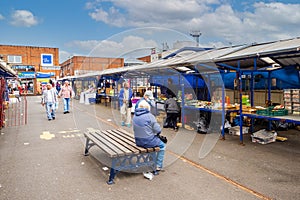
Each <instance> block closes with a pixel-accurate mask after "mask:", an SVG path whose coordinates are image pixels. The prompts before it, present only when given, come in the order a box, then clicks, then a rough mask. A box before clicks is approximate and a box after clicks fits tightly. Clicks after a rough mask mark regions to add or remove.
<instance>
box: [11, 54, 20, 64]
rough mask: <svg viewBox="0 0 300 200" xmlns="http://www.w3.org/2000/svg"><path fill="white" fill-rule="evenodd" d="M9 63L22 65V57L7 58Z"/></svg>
mask: <svg viewBox="0 0 300 200" xmlns="http://www.w3.org/2000/svg"><path fill="white" fill-rule="evenodd" d="M7 62H8V63H22V56H12V55H9V56H7Z"/></svg>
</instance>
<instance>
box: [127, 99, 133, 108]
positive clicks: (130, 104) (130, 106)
mask: <svg viewBox="0 0 300 200" xmlns="http://www.w3.org/2000/svg"><path fill="white" fill-rule="evenodd" d="M128 108H132V101H131V99H129V101H128Z"/></svg>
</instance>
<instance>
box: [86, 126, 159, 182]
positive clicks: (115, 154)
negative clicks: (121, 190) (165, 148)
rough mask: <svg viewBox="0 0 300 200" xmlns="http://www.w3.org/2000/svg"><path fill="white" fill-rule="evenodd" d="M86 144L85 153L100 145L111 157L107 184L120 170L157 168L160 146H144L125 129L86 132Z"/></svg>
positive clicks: (90, 130)
mask: <svg viewBox="0 0 300 200" xmlns="http://www.w3.org/2000/svg"><path fill="white" fill-rule="evenodd" d="M84 136H85V137H86V145H85V152H84V155H85V156H88V155H89V149H90V148H91V147H92V146H95V145H96V146H98V147H99V148H100V149H101V150H102V151H104V152H105V153H106V154H107V155H108V156H109V157H110V158H111V160H112V161H111V166H110V175H109V179H108V181H107V184H109V185H110V184H113V183H114V178H115V175H116V173H117V172H119V171H134V170H136V169H138V168H141V167H148V168H150V169H151V170H152V171H154V170H155V169H156V158H157V152H158V151H159V150H160V149H159V147H154V148H143V147H138V146H136V144H135V139H134V136H133V135H132V134H130V133H128V132H127V131H125V130H123V129H114V130H103V131H100V130H95V129H88V131H87V132H85V133H84Z"/></svg>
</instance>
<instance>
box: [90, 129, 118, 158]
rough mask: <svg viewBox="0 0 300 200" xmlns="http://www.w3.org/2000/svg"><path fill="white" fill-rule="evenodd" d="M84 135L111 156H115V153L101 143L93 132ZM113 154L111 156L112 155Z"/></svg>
mask: <svg viewBox="0 0 300 200" xmlns="http://www.w3.org/2000/svg"><path fill="white" fill-rule="evenodd" d="M84 135H85V136H86V137H87V138H89V139H90V140H91V141H92V142H94V143H95V144H96V145H97V146H98V147H99V148H100V149H102V150H103V151H104V152H106V153H107V154H109V155H110V156H111V157H116V156H117V153H116V152H115V151H113V150H112V149H110V148H109V147H108V146H107V145H106V144H105V143H103V142H102V141H101V140H99V138H96V137H95V136H94V134H91V133H84ZM112 155H113V156H112Z"/></svg>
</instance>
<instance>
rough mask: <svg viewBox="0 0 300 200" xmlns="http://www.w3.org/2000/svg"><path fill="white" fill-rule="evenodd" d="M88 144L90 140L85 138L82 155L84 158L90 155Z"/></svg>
mask: <svg viewBox="0 0 300 200" xmlns="http://www.w3.org/2000/svg"><path fill="white" fill-rule="evenodd" d="M89 142H90V139H89V138H86V143H85V150H84V155H85V156H88V155H90V153H89Z"/></svg>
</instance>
